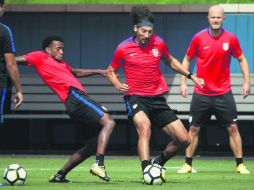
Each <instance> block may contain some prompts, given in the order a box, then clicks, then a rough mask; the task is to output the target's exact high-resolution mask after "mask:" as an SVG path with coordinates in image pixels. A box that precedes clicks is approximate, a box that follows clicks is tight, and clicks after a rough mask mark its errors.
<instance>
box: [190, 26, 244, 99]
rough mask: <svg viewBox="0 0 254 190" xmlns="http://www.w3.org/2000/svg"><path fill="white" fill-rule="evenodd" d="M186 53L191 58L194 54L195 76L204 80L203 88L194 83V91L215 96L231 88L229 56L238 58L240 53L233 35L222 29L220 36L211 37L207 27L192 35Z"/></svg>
mask: <svg viewBox="0 0 254 190" xmlns="http://www.w3.org/2000/svg"><path fill="white" fill-rule="evenodd" d="M186 54H187V56H188V57H190V58H191V59H192V58H193V57H194V56H196V66H197V77H200V78H203V79H204V81H205V86H204V87H203V88H200V87H199V86H198V85H195V87H194V92H196V93H199V94H202V95H207V96H217V95H221V94H225V93H227V92H229V91H230V90H231V86H230V82H231V81H230V60H231V56H233V57H235V58H238V57H239V56H241V55H242V50H241V47H240V44H239V41H238V39H237V38H236V36H235V35H233V34H232V33H230V32H228V31H226V30H224V29H222V33H221V35H220V36H218V37H213V36H211V35H210V33H209V29H204V30H202V31H200V32H199V33H197V34H196V35H195V36H194V37H193V39H192V41H191V43H190V46H189V48H188V50H187V53H186Z"/></svg>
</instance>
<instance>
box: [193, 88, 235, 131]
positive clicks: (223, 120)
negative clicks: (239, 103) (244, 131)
mask: <svg viewBox="0 0 254 190" xmlns="http://www.w3.org/2000/svg"><path fill="white" fill-rule="evenodd" d="M212 115H214V116H215V117H216V119H217V120H218V121H219V122H220V124H221V125H222V126H225V127H227V126H229V125H231V124H233V123H236V122H237V109H236V104H235V99H234V97H233V94H232V92H231V91H230V92H228V93H226V94H222V95H218V96H204V95H201V94H197V93H194V94H193V96H192V100H191V107H190V119H189V121H190V124H192V125H194V126H198V127H202V126H204V125H205V124H207V122H208V121H209V120H210V118H211V116H212Z"/></svg>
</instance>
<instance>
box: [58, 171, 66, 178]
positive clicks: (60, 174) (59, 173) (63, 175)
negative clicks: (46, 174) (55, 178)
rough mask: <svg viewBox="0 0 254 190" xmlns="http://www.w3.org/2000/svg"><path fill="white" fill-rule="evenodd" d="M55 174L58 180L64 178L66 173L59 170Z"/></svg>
mask: <svg viewBox="0 0 254 190" xmlns="http://www.w3.org/2000/svg"><path fill="white" fill-rule="evenodd" d="M57 174H58V175H59V176H60V178H65V176H66V172H65V171H64V170H59V171H58V172H57Z"/></svg>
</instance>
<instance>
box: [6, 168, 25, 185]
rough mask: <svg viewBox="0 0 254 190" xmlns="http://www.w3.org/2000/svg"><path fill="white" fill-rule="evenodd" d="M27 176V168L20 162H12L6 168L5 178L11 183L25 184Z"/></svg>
mask: <svg viewBox="0 0 254 190" xmlns="http://www.w3.org/2000/svg"><path fill="white" fill-rule="evenodd" d="M26 177H27V173H26V170H25V168H24V167H22V166H21V165H19V164H11V165H9V166H8V167H7V168H6V169H5V170H4V180H5V181H6V182H7V183H8V184H10V185H23V184H24V183H25V181H26Z"/></svg>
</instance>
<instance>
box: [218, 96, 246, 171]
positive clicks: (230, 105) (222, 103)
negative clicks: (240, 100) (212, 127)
mask: <svg viewBox="0 0 254 190" xmlns="http://www.w3.org/2000/svg"><path fill="white" fill-rule="evenodd" d="M214 102H215V112H216V113H215V116H216V118H217V119H218V120H219V121H220V123H222V125H223V126H226V127H227V131H228V134H229V144H230V147H231V149H232V151H233V154H234V156H235V160H236V171H237V172H238V173H241V174H249V173H250V172H249V171H248V169H247V168H246V166H244V164H243V153H242V139H241V135H240V133H239V130H238V126H237V124H236V121H237V109H236V104H235V100H234V97H233V94H232V92H228V93H226V94H223V95H221V96H219V97H217V98H216V99H215V101H214Z"/></svg>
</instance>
